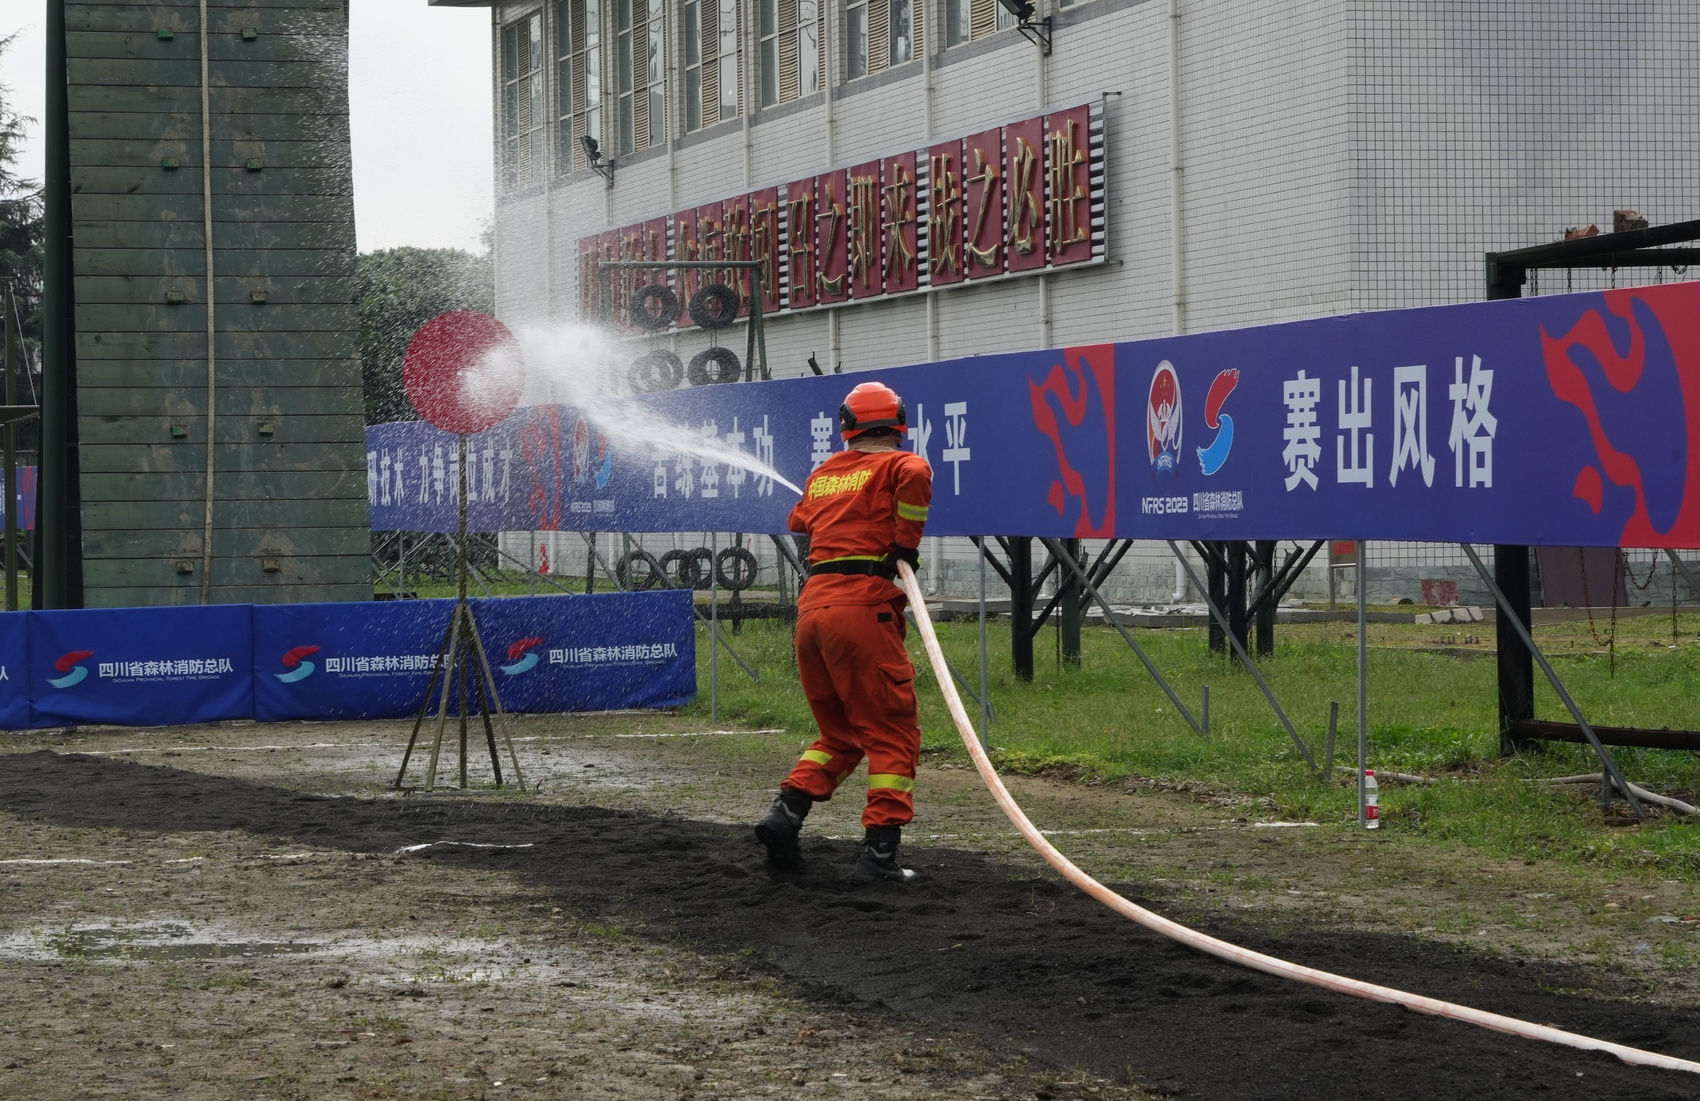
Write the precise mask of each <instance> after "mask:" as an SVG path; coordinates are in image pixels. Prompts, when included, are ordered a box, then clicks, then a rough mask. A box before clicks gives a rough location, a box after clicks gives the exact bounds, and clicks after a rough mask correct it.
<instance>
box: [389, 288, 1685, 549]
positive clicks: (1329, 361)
mask: <svg viewBox="0 0 1700 1101" xmlns="http://www.w3.org/2000/svg"><path fill="white" fill-rule="evenodd" d="M875 379H877V380H879V381H882V382H885V383H886V384H888V385H890V386H892V387H893V388H894V389H896V390H897V392H898V393H899V394H901V395H902V396H903V398H904V400H905V402H906V403H907V406H908V412H909V430H908V437H909V438H908V446H910V447H911V448H912V449H914V450H915V451H917V452H918V453H920V454H922V455H923V456H925V457H926V458H927V459H928V460H929V461H930V462H931V463H932V464H933V469H934V477H935V481H934V488H933V504H932V510H931V514H930V516H929V518H928V521H927V529H926V530H927V533H928V534H931V535H991V534H998V535H1048V536H1063V537H1066V536H1080V537H1094V538H1102V537H1108V536H1112V535H1113V536H1119V537H1133V538H1142V539H1154V538H1167V539H1290V538H1316V539H1320V538H1341V539H1399V540H1424V541H1430V540H1432V541H1440V542H1463V541H1471V542H1484V543H1529V544H1546V545H1587V546H1612V545H1621V546H1635V547H1664V546H1669V547H1696V546H1700V283H1678V284H1669V285H1665V286H1652V287H1639V288H1632V289H1628V290H1618V291H1607V292H1602V293H1590V294H1572V295H1549V296H1544V297H1540V298H1529V299H1519V300H1514V301H1504V302H1480V303H1470V304H1465V305H1457V306H1437V307H1431V308H1426V309H1415V310H1396V311H1387V312H1382V313H1366V314H1356V315H1350V316H1343V317H1332V318H1323V319H1319V320H1314V321H1300V322H1292V323H1288V324H1282V325H1271V326H1264V327H1260V328H1248V329H1236V330H1230V331H1226V332H1218V333H1199V334H1195V335H1189V336H1179V337H1166V338H1160V339H1154V340H1143V341H1136V342H1130V343H1124V344H1102V345H1093V346H1087V347H1076V348H1059V349H1053V350H1048V351H1037V352H1017V353H1010V354H1006V355H987V356H978V357H974V358H969V359H958V360H948V361H944V362H940V363H930V364H921V365H918V366H913V367H896V368H890V369H887V370H882V371H869V372H858V373H856V374H855V375H853V376H851V375H835V376H834V375H829V376H825V377H806V378H799V379H785V380H776V381H773V382H754V383H739V384H735V385H720V386H705V387H700V388H696V389H685V390H674V391H669V392H665V393H660V394H653V395H647V396H643V397H634V398H631V399H629V400H631V401H632V402H633V403H634V408H641V409H642V410H643V412H644V413H645V414H646V415H653V416H658V417H661V418H663V419H665V420H667V421H670V422H671V423H673V424H676V425H678V426H679V429H680V432H681V434H686V433H688V434H690V435H691V436H694V437H696V438H697V439H699V440H700V441H701V442H702V443H703V444H704V445H712V446H713V447H717V448H720V449H722V451H723V453H724V454H725V455H727V456H728V459H727V461H712V458H711V459H704V458H702V457H701V455H702V449H701V448H692V449H691V451H689V452H687V451H685V450H683V449H673V448H661V449H658V448H655V447H650V446H645V447H641V448H634V447H623V446H621V445H620V444H619V442H618V436H617V435H616V436H614V437H613V438H610V436H609V435H607V434H606V433H605V432H604V431H602V430H601V429H599V428H598V426H596V425H593V424H591V423H590V422H588V421H587V420H586V419H584V418H583V417H581V416H579V415H578V414H577V413H575V412H574V410H572V409H570V408H567V407H564V406H558V405H553V406H537V407H527V408H522V409H520V410H518V411H517V412H516V413H515V414H514V415H513V416H512V417H510V418H509V419H508V420H507V421H505V422H504V423H503V424H501V425H498V426H497V427H496V428H494V429H491V430H490V431H489V432H485V433H482V434H480V435H478V436H474V437H471V448H470V455H469V471H468V473H469V475H470V476H471V485H472V491H471V493H470V494H469V496H470V497H471V500H470V501H469V511H470V516H471V522H472V524H473V526H474V528H476V529H477V530H480V531H497V530H514V531H522V530H563V531H629V532H645V531H692V530H698V531H700V530H708V529H712V530H720V531H744V532H772V533H776V532H781V531H784V530H785V527H786V516H787V514H788V513H789V511H790V508H791V505H792V504H793V503H794V502H795V500H796V497H795V495H794V494H793V493H792V492H791V491H790V490H788V489H786V488H785V487H784V486H783V485H782V484H780V483H778V482H776V481H775V480H774V479H772V478H769V477H764V476H762V475H761V474H760V473H759V472H758V471H756V470H754V469H752V468H751V467H750V466H747V465H745V464H744V462H743V461H741V460H740V459H739V458H738V456H749V457H750V460H753V461H756V462H761V463H766V464H769V465H770V466H771V467H772V468H773V469H775V470H777V472H778V473H779V474H781V475H782V476H783V477H785V478H787V479H789V480H790V481H792V482H794V483H797V484H799V485H800V484H802V482H803V481H804V479H806V478H807V477H808V474H809V472H810V471H811V470H812V469H814V467H815V466H817V465H819V463H820V462H821V461H823V460H824V459H825V458H826V457H827V456H828V455H830V454H831V453H832V451H834V450H836V449H838V448H839V447H841V446H842V444H841V443H840V441H839V436H838V426H837V410H838V406H839V403H840V402H841V401H842V400H843V398H844V395H845V393H846V392H847V391H848V390H849V389H850V387H851V386H852V385H854V384H855V383H858V382H863V381H868V380H875ZM681 438H683V435H682V436H681ZM367 467H368V474H369V481H370V485H371V494H372V496H371V507H372V526H373V527H374V528H375V529H378V530H411V531H452V530H454V526H455V486H456V470H455V448H454V438H453V437H452V436H449V435H447V434H446V433H443V432H440V431H438V430H436V429H434V428H432V427H430V426H429V425H426V424H423V423H404V424H386V425H376V426H373V427H371V428H369V429H368V430H367Z"/></svg>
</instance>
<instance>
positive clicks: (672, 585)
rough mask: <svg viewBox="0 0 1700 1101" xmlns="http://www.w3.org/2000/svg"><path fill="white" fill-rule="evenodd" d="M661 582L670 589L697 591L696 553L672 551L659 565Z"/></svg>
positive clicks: (662, 558) (662, 557)
mask: <svg viewBox="0 0 1700 1101" xmlns="http://www.w3.org/2000/svg"><path fill="white" fill-rule="evenodd" d="M658 565H659V567H660V569H661V580H662V582H663V583H664V584H665V585H666V586H667V587H668V588H669V589H695V588H697V587H698V585H697V580H698V578H697V562H696V552H695V551H687V550H670V551H668V552H667V553H666V554H664V555H662V556H661V560H660V562H659V563H658Z"/></svg>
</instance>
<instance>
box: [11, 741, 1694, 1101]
mask: <svg viewBox="0 0 1700 1101" xmlns="http://www.w3.org/2000/svg"><path fill="white" fill-rule="evenodd" d="M515 732H516V735H517V736H518V739H519V740H518V746H519V754H520V760H521V763H522V764H523V765H524V767H525V769H526V779H527V781H528V783H529V784H530V785H532V786H533V787H534V789H535V791H534V793H533V794H527V795H524V796H521V795H517V794H513V793H495V792H492V791H489V790H487V789H486V790H482V791H476V792H474V793H470V794H460V793H455V792H452V791H449V792H443V791H439V792H436V793H432V794H424V793H418V792H415V793H412V794H396V793H393V792H391V791H390V790H389V784H390V782H391V780H393V777H394V769H395V767H396V765H397V764H398V763H399V761H400V756H401V752H400V750H401V746H402V744H403V742H404V741H405V737H406V727H405V725H404V724H395V723H367V724H318V725H299V726H290V725H279V726H256V725H252V724H228V725H219V726H212V727H197V728H179V729H168V730H158V731H127V730H103V729H92V728H91V729H86V730H83V731H78V732H73V733H59V732H52V733H46V734H36V735H11V736H8V740H7V741H6V743H5V745H4V746H3V747H0V748H3V750H4V751H5V754H6V755H5V756H4V759H3V760H0V885H3V888H4V889H3V890H0V1094H3V1095H5V1096H7V1097H20V1098H59V1097H65V1098H70V1097H90V1096H107V1095H111V1096H123V1097H156V1096H161V1097H162V1096H171V1097H183V1098H193V1099H199V1098H223V1097H243V1098H247V1097H258V1098H268V1097H279V1098H285V1097H287V1098H307V1097H311V1098H315V1099H318V1098H342V1097H348V1098H388V1097H410V1098H411V1097H418V1098H436V1097H443V1098H474V1097H498V1096H508V1095H515V1096H561V1097H575V1096H580V1095H588V1096H603V1095H619V1096H632V1097H640V1098H649V1097H657V1098H668V1099H673V1098H685V1097H700V1098H710V1097H713V1098H719V1097H728V1098H730V1097H767V1096H784V1097H791V1096H802V1097H811V1096H821V1097H827V1096H831V1097H866V1098H893V1099H897V1098H920V1097H943V1098H956V1097H960V1098H982V1097H983V1098H1036V1099H1038V1101H1049V1099H1052V1098H1082V1099H1084V1098H1119V1097H1129V1098H1132V1097H1146V1096H1154V1095H1155V1096H1174V1097H1184V1098H1193V1097H1207V1098H1234V1099H1244V1098H1287V1097H1291V1098H1354V1099H1356V1098H1365V1097H1371V1098H1433V1097H1453V1096H1470V1097H1525V1096H1528V1095H1531V1094H1535V1093H1540V1094H1541V1095H1543V1096H1552V1097H1578V1098H1580V1097H1589V1098H1596V1097H1599V1096H1602V1095H1605V1094H1617V1093H1621V1094H1624V1095H1628V1094H1631V1093H1633V1094H1634V1095H1635V1096H1636V1097H1637V1098H1638V1099H1642V1098H1655V1099H1656V1098H1678V1097H1700V1081H1697V1080H1695V1079H1693V1078H1690V1077H1689V1076H1683V1075H1676V1074H1670V1073H1664V1072H1657V1071H1647V1070H1635V1069H1631V1068H1627V1067H1624V1066H1622V1065H1621V1064H1618V1063H1617V1062H1615V1060H1610V1059H1606V1058H1601V1057H1597V1056H1589V1055H1586V1054H1583V1053H1580V1052H1575V1051H1571V1050H1569V1049H1564V1048H1558V1047H1551V1046H1548V1045H1542V1044H1534V1043H1529V1042H1524V1041H1518V1040H1513V1039H1509V1038H1505V1037H1501V1036H1498V1035H1496V1034H1493V1033H1488V1032H1485V1031H1483V1030H1480V1029H1475V1028H1471V1027H1468V1026H1464V1025H1459V1024H1453V1023H1449V1022H1444V1021H1437V1020H1433V1019H1430V1018H1424V1017H1420V1016H1416V1015H1413V1014H1409V1013H1406V1012H1404V1011H1402V1010H1397V1009H1390V1008H1386V1007H1381V1006H1373V1005H1368V1004H1365V1003H1360V1002H1357V1001H1353V1000H1349V999H1345V998H1339V997H1335V996H1333V995H1328V994H1323V993H1321V992H1318V991H1313V990H1310V989H1308V988H1303V987H1298V986H1294V985H1292V984H1289V983H1284V982H1281V981H1278V980H1275V979H1272V978H1266V977H1264V976H1261V975H1257V974H1253V973H1250V972H1246V971H1242V970H1238V969H1235V968H1232V967H1229V966H1227V965H1224V964H1220V963H1217V962H1215V961H1213V960H1210V959H1207V958H1204V957H1200V956H1198V955H1196V954H1194V953H1191V952H1188V951H1186V950H1184V949H1181V948H1179V947H1177V946H1175V945H1173V944H1172V943H1171V942H1168V941H1166V940H1163V939H1161V938H1158V937H1156V936H1154V935H1152V934H1148V933H1146V932H1144V931H1143V930H1141V929H1139V928H1138V927H1135V926H1133V925H1131V924H1130V923H1128V922H1127V921H1125V920H1123V919H1121V918H1119V917H1116V916H1114V915H1112V914H1110V913H1109V912H1108V911H1106V910H1104V909H1103V908H1102V907H1099V906H1098V905H1097V904H1095V903H1092V902H1090V901H1089V900H1087V899H1085V898H1084V897H1082V896H1080V895H1079V894H1077V893H1076V892H1074V891H1073V890H1072V889H1071V888H1068V887H1067V886H1066V885H1065V884H1063V883H1062V882H1061V881H1060V880H1059V879H1058V878H1057V877H1056V876H1055V875H1054V874H1052V873H1051V872H1050V871H1049V870H1048V869H1046V868H1044V867H1043V866H1042V865H1041V864H1039V863H1038V861H1037V859H1036V858H1035V857H1033V856H1032V854H1031V853H1029V852H1028V851H1027V850H1026V849H1025V847H1024V846H1023V845H1022V844H1021V842H1020V840H1019V838H1018V837H1016V836H1015V835H1014V834H1013V831H1012V830H1010V829H1009V828H1008V826H1007V824H1005V823H1004V822H1003V821H1002V819H1001V817H999V816H998V814H997V811H996V809H995V807H994V806H993V804H992V803H991V800H990V799H989V797H987V796H986V794H985V792H984V789H983V788H982V787H980V785H979V781H978V779H977V778H976V777H975V776H974V774H973V773H972V772H971V771H968V770H965V769H963V768H961V767H956V766H953V765H952V764H951V763H950V762H949V761H946V760H938V761H935V762H934V763H932V764H929V765H927V766H925V767H924V768H923V771H922V775H921V777H920V781H919V786H918V797H919V802H920V805H921V808H922V809H921V814H920V816H919V817H918V819H917V821H916V823H915V825H914V826H913V827H912V828H911V829H910V830H909V831H908V832H907V834H906V842H905V851H906V853H907V855H908V858H909V861H910V862H911V863H912V864H914V865H915V866H917V867H918V868H920V870H921V871H922V872H923V873H925V875H926V880H925V881H924V883H923V884H922V885H920V886H918V887H915V888H910V889H908V890H907V891H906V890H904V889H902V888H898V887H895V886H889V885H881V886H876V887H870V888H856V887H853V886H851V885H850V884H849V883H848V882H847V881H846V880H845V878H844V875H845V872H846V870H847V869H848V867H849V864H850V863H851V861H852V859H853V840H854V839H855V838H856V837H858V836H859V834H860V829H859V827H858V825H857V823H856V816H857V813H858V811H859V807H857V806H856V805H855V800H853V799H846V800H839V801H835V802H834V803H831V804H826V805H824V806H822V807H819V808H817V810H816V812H815V814H814V815H813V816H811V818H810V821H809V837H810V841H809V843H808V845H807V846H806V852H807V854H808V856H809V859H810V861H811V869H810V873H809V874H807V875H804V876H800V877H792V878H783V877H781V878H776V877H774V876H772V875H770V874H769V873H768V872H767V871H766V869H765V868H764V866H763V863H762V859H761V853H760V851H759V849H758V848H757V847H756V846H755V845H754V843H753V842H752V841H751V840H750V838H749V833H748V826H747V823H748V822H749V821H751V820H752V819H753V818H754V817H755V816H756V815H758V814H759V813H760V812H761V810H762V809H763V808H764V806H765V804H766V802H767V800H768V799H769V798H770V797H771V794H770V793H771V790H772V785H773V784H774V782H775V781H776V780H777V779H778V777H779V776H780V775H782V774H783V771H784V770H785V768H786V767H788V765H789V763H790V761H791V760H793V759H794V758H795V755H796V753H797V751H798V749H799V748H800V745H801V742H802V741H803V735H802V734H801V733H800V732H784V731H768V732H716V731H706V730H703V729H701V728H700V727H693V726H691V725H690V723H689V721H688V720H686V719H683V718H680V717H677V716H669V715H655V714H641V715H639V714H632V715H602V716H552V717H547V718H531V719H522V720H519V721H517V722H516V724H515ZM448 772H449V770H448V769H447V767H445V769H444V775H445V776H447V775H448ZM483 775H487V762H486V765H485V768H483V769H481V768H479V767H478V762H477V761H476V760H474V762H473V776H474V777H475V778H477V777H480V776H483ZM416 778H417V771H416V772H415V779H416ZM1011 788H1012V790H1013V791H1014V792H1015V794H1016V796H1017V798H1018V799H1019V800H1020V801H1021V802H1022V803H1023V805H1025V806H1026V807H1027V808H1028V810H1029V813H1030V814H1031V815H1032V816H1033V817H1034V819H1035V820H1036V821H1038V822H1040V823H1041V825H1043V826H1044V827H1046V828H1047V829H1052V830H1053V831H1054V832H1053V839H1054V840H1055V841H1056V842H1057V844H1058V845H1059V847H1062V848H1063V849H1064V850H1065V851H1067V852H1068V853H1069V854H1070V855H1071V857H1073V858H1074V859H1076V860H1077V861H1079V862H1080V863H1081V864H1082V865H1083V866H1085V867H1087V868H1088V869H1089V870H1091V871H1092V872H1093V873H1094V874H1096V875H1098V876H1099V878H1101V879H1104V880H1105V881H1106V882H1110V883H1112V884H1115V885H1116V886H1117V887H1118V889H1120V890H1121V891H1122V892H1123V893H1124V894H1127V895H1128V896H1129V897H1130V898H1133V899H1135V900H1136V901H1140V902H1141V903H1142V904H1145V905H1148V906H1151V907H1153V908H1155V909H1158V910H1159V911H1161V912H1164V913H1167V914H1169V915H1170V916H1172V917H1175V918H1177V919H1179V920H1184V921H1188V922H1190V923H1193V924H1196V925H1199V926H1202V927H1205V928H1207V929H1210V930H1211V931H1214V932H1217V933H1219V934H1220V935H1224V936H1227V937H1229V938H1230V939H1233V940H1236V941H1238V942H1240V943H1244V944H1247V945H1249V946H1252V947H1255V948H1259V949H1261V950H1263V951H1267V952H1270V953H1272V954H1275V955H1279V956H1282V957H1284V958H1288V959H1294V960H1297V961H1299V962H1303V963H1307V964H1311V965H1313V966H1319V967H1324V968H1327V969H1330V970H1335V971H1339V972H1343V973H1345V974H1349V975H1353V976H1356V977H1360V978H1365V979H1370V980H1373V981H1378V982H1383V983H1386V984H1389V985H1393V986H1398V987H1401V988H1404V989H1409V990H1416V991H1419V992H1422V993H1426V994H1432V995H1436V996H1439V997H1444V998H1449V999H1452V1000H1455V1001H1460V1002H1464V1003H1467V1004H1471V1005H1475V1006H1479V1007H1482V1008H1486V1009H1492V1010H1496V1011H1499V1012H1502V1013H1508V1014H1511V1015H1515V1016H1519V1017H1523V1018H1525V1019H1531V1020H1536V1021H1541V1022H1545V1023H1552V1024H1557V1025H1560V1026H1561V1027H1565V1028H1570V1029H1573V1030H1576V1031H1581V1032H1585V1033H1588V1034H1590V1035H1597V1036H1602V1037H1605V1038H1609V1039H1613V1040H1617V1041H1620V1042H1625V1043H1630V1044H1634V1045H1636V1046H1641V1047H1650V1048H1654V1049H1657V1050H1661V1051H1668V1052H1671V1053H1673V1054H1679V1055H1683V1056H1686V1057H1689V1058H1700V968H1697V966H1696V962H1695V961H1696V959H1697V955H1696V947H1697V945H1696V934H1697V932H1700V922H1697V921H1696V920H1695V918H1696V916H1697V915H1700V888H1697V886H1696V885H1695V884H1692V883H1677V882H1661V881H1657V880H1632V879H1624V878H1618V877H1615V876H1612V875H1608V874H1606V873H1604V872H1600V873H1594V872H1589V871H1587V870H1577V869H1574V868H1557V867H1551V866H1528V865H1524V864H1522V863H1520V862H1494V861H1488V860H1483V859H1482V858H1480V857H1479V856H1478V855H1476V854H1472V853H1469V852H1465V851H1462V850H1455V849H1451V848H1447V847H1445V846H1440V845H1435V844H1418V843H1414V842H1410V841H1409V840H1408V839H1400V838H1397V837H1392V836H1376V835H1372V834H1366V833H1363V832H1359V831H1354V830H1348V829H1345V828H1337V827H1333V826H1313V825H1307V824H1303V823H1282V822H1276V821H1272V820H1271V816H1270V814H1269V812H1268V811H1267V809H1266V808H1264V807H1263V806H1261V805H1260V804H1258V803H1257V802H1256V801H1255V800H1241V799H1236V798H1234V797H1232V796H1222V795H1218V794H1216V793H1212V792H1209V791H1206V790H1199V789H1193V788H1188V787H1186V786H1185V785H1172V784H1157V783H1153V782H1147V781H1140V780H1130V781H1127V782H1124V783H1120V784H1115V785H1096V786H1094V785H1087V784H1081V783H1071V782H1068V781H1067V780H1066V779H1045V778H1015V779H1014V780H1012V782H1011Z"/></svg>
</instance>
